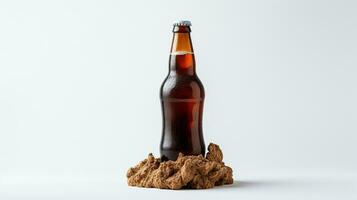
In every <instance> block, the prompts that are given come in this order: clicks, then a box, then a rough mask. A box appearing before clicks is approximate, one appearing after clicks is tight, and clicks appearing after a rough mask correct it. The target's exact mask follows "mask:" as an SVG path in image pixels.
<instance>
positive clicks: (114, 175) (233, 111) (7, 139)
mask: <svg viewBox="0 0 357 200" xmlns="http://www.w3.org/2000/svg"><path fill="white" fill-rule="evenodd" d="M356 10H357V3H356V1H347V0H346V1H331V0H330V1H322V0H312V1H311V0H309V1H307V0H302V1H274V0H268V1H263V0H260V1H136V0H134V1H81V0H74V1H39V0H34V1H1V2H0V199H12V198H17V197H18V198H24V199H28V198H27V197H29V198H30V197H31V198H34V199H38V198H40V197H43V198H46V197H51V199H69V198H70V197H72V198H73V199H76V198H77V197H78V198H79V197H83V198H87V199H90V198H99V197H103V196H105V197H106V198H116V197H120V196H132V197H144V196H143V195H153V196H158V197H161V196H162V195H163V197H162V198H164V194H170V195H171V194H172V196H173V197H177V198H179V197H182V196H185V198H186V197H191V196H195V195H197V196H202V197H203V196H207V197H208V196H212V197H214V196H218V195H227V196H230V197H233V196H237V197H242V198H243V197H244V198H245V199H257V198H264V197H265V196H266V195H267V196H269V197H272V198H275V199H276V198H277V197H280V196H281V197H284V198H285V199H286V198H287V197H291V198H292V199H294V198H296V199H301V198H303V197H306V198H307V197H311V199H318V198H319V197H320V196H321V197H324V198H325V199H326V198H327V197H330V198H331V199H334V197H336V198H337V197H341V196H343V197H344V198H341V199H348V198H349V197H350V198H352V197H355V196H356V192H355V191H356V176H355V174H356V172H357V156H356V155H355V154H356V152H357V147H356V144H357V136H356V134H357V123H356V122H357V104H356V102H357V92H356V86H357V79H356V77H357V67H356V66H357V57H356V53H357V37H356V35H357V14H356ZM178 19H189V20H191V21H192V23H193V26H192V38H193V45H194V49H195V53H196V62H197V72H198V75H199V77H200V79H201V80H202V82H203V84H204V86H205V88H206V100H205V109H204V124H203V126H204V136H205V141H206V143H207V144H208V143H209V142H215V143H218V144H220V146H221V147H222V148H223V151H224V153H225V158H224V160H225V162H226V163H227V164H229V165H230V166H232V167H233V169H234V170H235V172H238V173H236V174H235V179H236V180H238V181H243V182H242V184H241V185H243V187H239V182H238V184H237V185H238V186H237V185H234V186H232V187H225V188H224V189H215V190H210V191H208V192H207V193H206V192H203V191H197V192H194V191H183V192H174V193H171V192H169V191H159V190H146V189H144V190H143V189H134V188H129V187H127V186H126V185H125V173H126V170H127V168H128V167H129V166H132V165H134V164H136V163H137V162H138V161H140V160H142V159H144V158H145V157H146V155H147V154H148V153H149V152H153V153H154V154H155V155H158V152H159V151H158V146H159V142H160V137H161V110H160V109H161V108H160V103H159V87H160V84H161V83H162V81H163V79H164V77H165V76H166V74H167V70H168V55H169V48H170V43H171V37H172V33H171V30H172V26H171V24H172V23H173V22H174V21H176V20H178ZM244 181H246V183H245V182H244ZM290 181H291V182H290ZM250 182H252V183H250Z"/></svg>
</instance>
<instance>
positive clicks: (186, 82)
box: [160, 74, 205, 99]
mask: <svg viewBox="0 0 357 200" xmlns="http://www.w3.org/2000/svg"><path fill="white" fill-rule="evenodd" d="M160 96H161V98H185V99H186V98H187V99H191V98H200V99H203V98H204V96H205V91H204V87H203V84H202V82H201V81H200V79H199V78H198V76H197V75H193V76H191V75H190V76H188V75H184V76H182V75H180V76H177V75H170V74H169V75H168V76H167V77H166V79H165V80H164V82H163V83H162V85H161V88H160Z"/></svg>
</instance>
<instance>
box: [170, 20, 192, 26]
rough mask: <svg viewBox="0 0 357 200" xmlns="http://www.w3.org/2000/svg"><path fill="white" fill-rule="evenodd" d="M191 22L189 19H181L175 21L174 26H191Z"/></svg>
mask: <svg viewBox="0 0 357 200" xmlns="http://www.w3.org/2000/svg"><path fill="white" fill-rule="evenodd" d="M191 25H192V24H191V22H190V21H188V20H181V21H178V22H175V23H174V26H191Z"/></svg>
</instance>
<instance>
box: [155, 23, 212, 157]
mask: <svg viewBox="0 0 357 200" xmlns="http://www.w3.org/2000/svg"><path fill="white" fill-rule="evenodd" d="M190 26H191V23H190V22H189V21H180V22H178V23H175V24H174V28H173V40H172V46H171V53H170V61H169V74H168V76H167V77H166V79H165V80H164V82H163V83H162V85H161V89H160V98H161V106H162V116H163V129H162V138H161V144H160V153H161V159H162V160H176V158H177V156H178V154H179V153H180V152H182V153H183V154H184V155H199V154H202V155H204V154H205V144H204V140H203V133H202V114H203V101H204V97H205V92H204V88H203V85H202V83H201V81H200V80H199V78H198V77H197V75H196V69H195V67H196V66H195V56H194V54H193V48H192V42H191V37H190V32H191V29H190Z"/></svg>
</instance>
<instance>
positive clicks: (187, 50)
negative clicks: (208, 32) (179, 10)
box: [170, 31, 196, 75]
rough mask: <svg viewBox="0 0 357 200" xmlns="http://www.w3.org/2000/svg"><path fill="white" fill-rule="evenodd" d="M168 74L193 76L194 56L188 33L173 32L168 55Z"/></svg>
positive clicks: (194, 71)
mask: <svg viewBox="0 0 357 200" xmlns="http://www.w3.org/2000/svg"><path fill="white" fill-rule="evenodd" d="M170 73H177V74H182V75H194V74H195V73H196V70H195V56H194V53H193V48H192V42H191V36H190V32H188V31H187V32H185V31H183V32H175V31H174V36H173V39H172V45H171V53H170Z"/></svg>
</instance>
